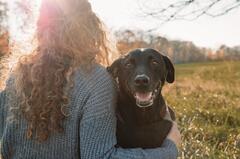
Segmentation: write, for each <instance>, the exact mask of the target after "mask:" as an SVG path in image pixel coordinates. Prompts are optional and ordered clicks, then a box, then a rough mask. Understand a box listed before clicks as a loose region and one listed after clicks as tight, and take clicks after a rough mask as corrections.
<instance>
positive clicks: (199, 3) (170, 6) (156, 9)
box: [138, 0, 240, 23]
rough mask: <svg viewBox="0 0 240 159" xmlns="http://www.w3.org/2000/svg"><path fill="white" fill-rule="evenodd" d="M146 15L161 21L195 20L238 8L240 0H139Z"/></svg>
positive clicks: (140, 6) (141, 9)
mask: <svg viewBox="0 0 240 159" xmlns="http://www.w3.org/2000/svg"><path fill="white" fill-rule="evenodd" d="M138 3H139V8H140V11H141V12H142V13H143V16H144V17H152V18H155V19H157V20H159V21H161V23H166V22H168V21H173V20H189V21H191V20H195V19H197V18H199V17H201V16H209V17H219V16H222V15H225V14H227V13H229V12H230V11H232V10H234V9H237V8H238V7H239V6H240V0H138Z"/></svg>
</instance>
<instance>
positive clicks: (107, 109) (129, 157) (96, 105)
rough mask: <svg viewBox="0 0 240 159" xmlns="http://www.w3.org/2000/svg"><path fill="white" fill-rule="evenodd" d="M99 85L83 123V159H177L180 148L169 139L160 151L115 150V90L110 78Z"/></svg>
mask: <svg viewBox="0 0 240 159" xmlns="http://www.w3.org/2000/svg"><path fill="white" fill-rule="evenodd" d="M102 76H105V79H103V80H101V81H100V82H99V81H98V82H96V84H95V86H94V89H93V90H92V92H93V93H92V94H91V95H90V98H89V100H88V101H87V103H86V105H85V106H84V111H83V116H82V120H81V123H80V128H79V129H80V131H79V132H80V135H79V136H80V156H81V158H82V159H89V158H91V159H146V158H148V159H156V158H160V159H175V158H177V147H176V145H175V144H174V143H173V142H172V141H171V140H169V139H166V140H165V141H164V143H163V145H162V147H160V148H155V149H141V148H135V149H123V148H119V147H118V148H117V147H115V145H116V143H117V141H116V135H115V134H116V116H115V112H114V111H115V109H114V105H115V102H114V101H115V97H116V95H115V94H116V93H115V89H114V87H113V82H112V79H111V77H110V75H108V74H107V73H106V74H103V75H102Z"/></svg>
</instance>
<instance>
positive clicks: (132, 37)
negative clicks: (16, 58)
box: [114, 30, 240, 63]
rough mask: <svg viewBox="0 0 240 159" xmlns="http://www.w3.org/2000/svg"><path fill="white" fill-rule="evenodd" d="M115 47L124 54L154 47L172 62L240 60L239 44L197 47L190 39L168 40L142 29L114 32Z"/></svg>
mask: <svg viewBox="0 0 240 159" xmlns="http://www.w3.org/2000/svg"><path fill="white" fill-rule="evenodd" d="M114 35H115V37H116V39H117V49H118V51H119V52H120V54H122V55H123V54H126V53H127V52H128V51H129V50H132V49H135V48H146V47H148V48H154V49H156V50H158V51H161V52H163V53H164V54H166V55H167V56H169V57H170V58H171V59H172V61H173V62H174V63H187V62H203V61H210V60H240V45H239V46H236V47H228V46H226V45H222V46H220V47H219V48H218V49H217V50H213V49H211V48H204V47H198V46H196V45H195V44H194V43H193V42H190V41H180V40H168V39H167V38H165V37H162V36H159V35H156V34H153V33H148V32H144V31H140V30H138V31H133V30H119V31H116V32H115V34H114Z"/></svg>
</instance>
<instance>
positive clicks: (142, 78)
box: [134, 75, 150, 86]
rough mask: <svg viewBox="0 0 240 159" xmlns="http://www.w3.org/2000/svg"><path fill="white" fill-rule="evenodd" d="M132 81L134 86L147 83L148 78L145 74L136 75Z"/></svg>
mask: <svg viewBox="0 0 240 159" xmlns="http://www.w3.org/2000/svg"><path fill="white" fill-rule="evenodd" d="M134 82H135V85H136V86H140V85H148V84H149V82H150V79H149V77H148V76H146V75H137V76H136V78H135V80H134Z"/></svg>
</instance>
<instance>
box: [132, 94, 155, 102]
mask: <svg viewBox="0 0 240 159" xmlns="http://www.w3.org/2000/svg"><path fill="white" fill-rule="evenodd" d="M135 97H136V98H137V100H139V101H142V102H145V101H149V100H151V98H152V92H148V93H139V92H136V94H135Z"/></svg>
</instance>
